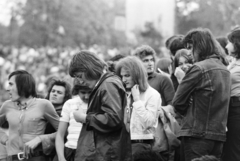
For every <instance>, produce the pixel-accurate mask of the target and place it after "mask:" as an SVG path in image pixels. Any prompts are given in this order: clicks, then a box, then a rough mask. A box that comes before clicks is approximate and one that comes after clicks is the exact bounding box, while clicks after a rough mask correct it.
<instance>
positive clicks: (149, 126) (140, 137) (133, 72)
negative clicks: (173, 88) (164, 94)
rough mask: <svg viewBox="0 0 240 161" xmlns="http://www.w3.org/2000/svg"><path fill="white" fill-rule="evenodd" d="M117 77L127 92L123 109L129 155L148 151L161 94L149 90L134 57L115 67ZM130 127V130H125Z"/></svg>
mask: <svg viewBox="0 0 240 161" xmlns="http://www.w3.org/2000/svg"><path fill="white" fill-rule="evenodd" d="M116 73H117V75H118V76H120V77H121V79H122V81H123V83H124V85H125V88H126V90H127V92H128V105H127V107H126V109H127V110H126V111H127V113H125V117H128V118H127V119H125V120H127V121H128V122H129V121H130V123H129V125H128V124H127V123H126V127H127V129H129V130H130V134H131V141H132V153H133V155H134V154H136V153H137V152H143V151H148V150H150V149H151V144H152V143H153V139H154V133H155V129H156V127H157V124H158V109H159V108H160V107H161V97H160V94H159V93H158V92H157V91H156V90H155V89H153V88H152V87H150V86H149V84H148V81H147V72H146V69H145V68H144V66H143V64H142V62H141V60H139V58H137V57H135V56H128V57H126V58H123V59H121V60H120V61H119V62H118V64H117V66H116ZM128 126H129V127H128Z"/></svg>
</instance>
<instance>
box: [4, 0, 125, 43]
mask: <svg viewBox="0 0 240 161" xmlns="http://www.w3.org/2000/svg"><path fill="white" fill-rule="evenodd" d="M10 1H11V3H15V7H14V8H12V14H11V22H10V25H9V26H8V27H4V26H0V30H1V31H2V32H1V31H0V35H1V36H2V37H5V38H7V39H5V40H2V39H1V38H0V39H1V40H0V42H1V43H3V44H6V45H16V46H21V45H27V46H59V45H60V46H81V45H84V46H86V47H88V46H91V45H94V44H98V45H108V46H110V47H111V46H113V45H114V46H118V45H121V44H123V42H124V41H125V37H124V36H125V35H124V34H122V33H121V32H119V31H116V30H114V28H113V24H114V23H113V22H114V16H115V15H114V13H115V12H113V11H114V9H115V8H113V7H112V6H109V5H108V4H107V3H106V2H105V1H104V0H91V1H86V0H71V1H65V0H51V1H49V0H37V1H31V0H27V1H26V3H25V4H23V3H19V2H18V1H12V0H10ZM10 1H9V2H10ZM19 22H20V23H19ZM5 31H8V32H5ZM116 37H118V38H116Z"/></svg>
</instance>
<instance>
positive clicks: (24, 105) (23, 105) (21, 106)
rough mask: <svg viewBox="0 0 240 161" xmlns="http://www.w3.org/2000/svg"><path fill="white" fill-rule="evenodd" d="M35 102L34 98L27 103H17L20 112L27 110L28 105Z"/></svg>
mask: <svg viewBox="0 0 240 161" xmlns="http://www.w3.org/2000/svg"><path fill="white" fill-rule="evenodd" d="M33 100H34V98H30V99H29V100H28V101H27V102H24V103H23V104H21V103H20V102H17V106H18V107H19V110H26V109H27V107H28V105H29V104H31V102H32V101H33Z"/></svg>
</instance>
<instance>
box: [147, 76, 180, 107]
mask: <svg viewBox="0 0 240 161" xmlns="http://www.w3.org/2000/svg"><path fill="white" fill-rule="evenodd" d="M148 83H149V85H150V86H151V87H153V88H154V89H155V90H157V91H158V92H159V93H160V95H161V98H162V106H166V105H169V104H170V105H172V100H173V97H174V93H175V91H174V87H173V84H172V81H171V80H170V78H168V77H167V76H165V75H162V74H160V73H156V72H153V73H151V74H148Z"/></svg>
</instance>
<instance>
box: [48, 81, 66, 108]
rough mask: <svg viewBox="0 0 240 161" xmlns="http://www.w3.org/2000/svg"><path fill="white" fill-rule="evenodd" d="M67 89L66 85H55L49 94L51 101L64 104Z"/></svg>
mask: <svg viewBox="0 0 240 161" xmlns="http://www.w3.org/2000/svg"><path fill="white" fill-rule="evenodd" d="M65 91H66V89H65V87H63V86H58V85H54V86H53V87H52V89H51V91H50V94H49V101H50V102H52V103H53V104H63V101H64V97H65Z"/></svg>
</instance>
